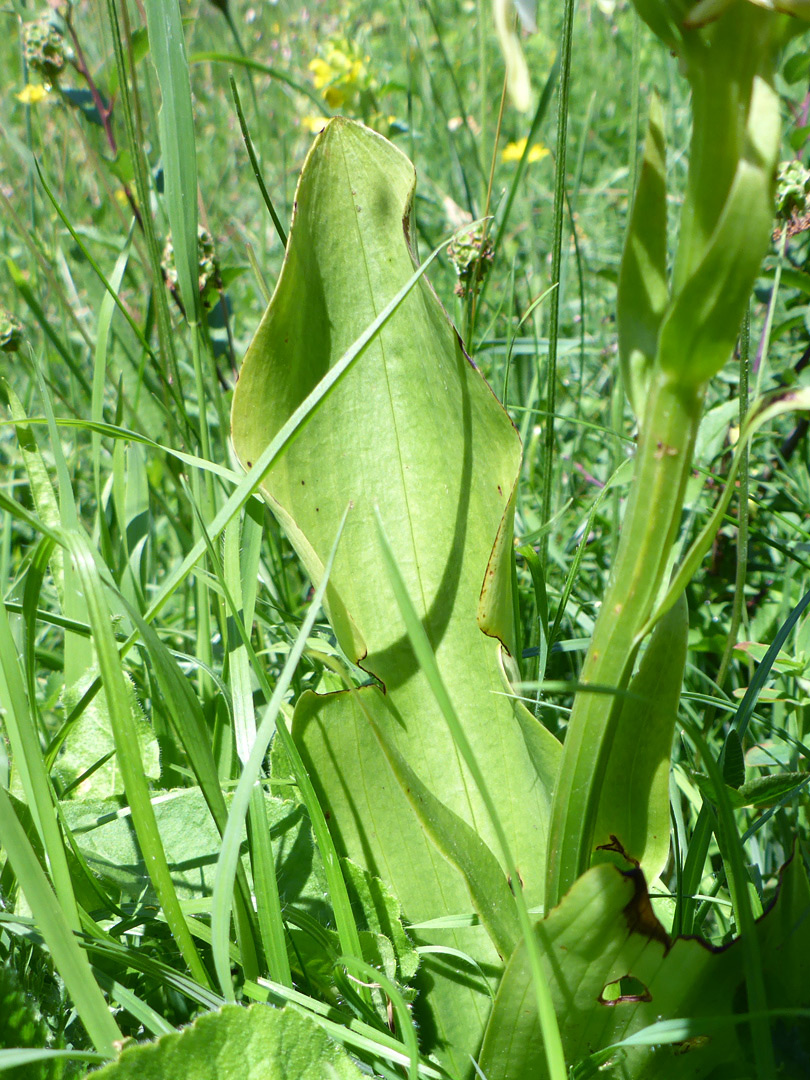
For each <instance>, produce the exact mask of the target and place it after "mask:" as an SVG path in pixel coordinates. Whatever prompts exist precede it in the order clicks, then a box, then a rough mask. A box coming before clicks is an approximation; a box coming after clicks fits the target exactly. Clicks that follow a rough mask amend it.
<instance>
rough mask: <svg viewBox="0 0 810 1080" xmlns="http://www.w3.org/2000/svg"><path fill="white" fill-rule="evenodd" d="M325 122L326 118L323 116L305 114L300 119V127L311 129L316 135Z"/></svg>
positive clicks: (324, 125) (321, 129)
mask: <svg viewBox="0 0 810 1080" xmlns="http://www.w3.org/2000/svg"><path fill="white" fill-rule="evenodd" d="M327 123H328V120H327V118H326V117H325V116H305V117H303V118H302V120H301V127H302V128H305V130H307V131H311V132H312V134H313V135H317V134H318V132H319V131H323V129H324V128H325V127H326V125H327Z"/></svg>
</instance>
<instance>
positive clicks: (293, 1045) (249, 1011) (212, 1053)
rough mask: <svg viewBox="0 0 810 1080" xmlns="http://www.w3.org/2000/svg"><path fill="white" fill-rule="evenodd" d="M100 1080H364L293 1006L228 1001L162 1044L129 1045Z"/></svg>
mask: <svg viewBox="0 0 810 1080" xmlns="http://www.w3.org/2000/svg"><path fill="white" fill-rule="evenodd" d="M93 1075H94V1076H96V1077H97V1078H98V1080H166V1078H167V1077H169V1076H170V1077H172V1080H199V1078H200V1077H206V1076H216V1078H217V1080H268V1078H269V1077H272V1080H325V1078H326V1077H329V1080H361V1077H362V1073H361V1072H360V1070H359V1069H358V1068H357V1066H356V1065H355V1064H353V1062H352V1061H351V1059H350V1058H349V1056H348V1054H347V1053H346V1052H345V1050H343V1049H342V1048H341V1047H339V1046H337V1045H336V1044H335V1043H333V1042H332V1040H331V1039H330V1038H329V1036H328V1035H326V1034H325V1033H324V1032H323V1031H322V1030H321V1028H320V1027H318V1025H317V1024H316V1023H315V1021H314V1020H310V1019H309V1017H307V1016H305V1015H304V1014H303V1013H301V1012H299V1011H297V1010H296V1009H295V1008H294V1007H292V1006H287V1007H286V1008H284V1009H274V1008H272V1007H271V1006H269V1005H251V1006H249V1007H248V1008H242V1007H241V1006H239V1005H225V1006H224V1007H223V1008H222V1009H220V1011H219V1012H213V1013H205V1014H204V1015H203V1016H200V1017H198V1018H197V1020H195V1022H194V1023H193V1024H192V1025H191V1027H188V1028H186V1029H185V1030H183V1031H180V1032H172V1034H170V1035H164V1036H163V1037H162V1038H160V1039H158V1040H157V1041H156V1042H152V1043H144V1044H142V1045H140V1046H139V1045H137V1044H135V1045H130V1046H125V1047H124V1049H123V1050H122V1051H121V1056H120V1057H119V1059H118V1060H117V1061H114V1062H112V1064H110V1065H106V1066H105V1067H104V1068H103V1069H99V1071H98V1072H96V1073H94V1074H93Z"/></svg>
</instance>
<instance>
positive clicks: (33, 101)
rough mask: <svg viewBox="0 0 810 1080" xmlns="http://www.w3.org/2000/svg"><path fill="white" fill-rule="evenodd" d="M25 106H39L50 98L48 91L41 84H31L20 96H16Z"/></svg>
mask: <svg viewBox="0 0 810 1080" xmlns="http://www.w3.org/2000/svg"><path fill="white" fill-rule="evenodd" d="M14 96H15V97H16V99H17V101H21V102H22V103H23V105H38V104H39V103H40V101H44V100H45V98H46V97H47V96H48V91H47V90H46V89H45V87H44V86H43V85H42V84H41V83H29V84H28V85H27V86H26V87H25V88H24V89H22V90H21V91H20V92H19V94H15V95H14Z"/></svg>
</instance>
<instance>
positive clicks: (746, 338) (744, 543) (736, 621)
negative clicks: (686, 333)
mask: <svg viewBox="0 0 810 1080" xmlns="http://www.w3.org/2000/svg"><path fill="white" fill-rule="evenodd" d="M750 344H751V315H750V311H746V313H745V319H744V320H743V328H742V334H741V335H740V432H741V433H742V428H743V424H744V422H745V417H746V414H747V412H748V374H749V370H750V356H749V350H750ZM739 476H740V482H739V484H740V486H739V495H738V502H737V520H738V522H739V524H738V526H737V572H736V575H735V580H734V600H733V602H732V605H731V620H730V623H729V628H728V637H727V638H726V644H725V648H724V649H723V655H722V657H721V659H720V667H719V668H718V669H717V679H716V682H717V687H718V689H720V690H722V689H723V684H724V683H725V681H726V675H727V674H728V669H729V667H730V665H731V658H732V656H733V654H734V646H735V645H736V644H737V632H738V631H739V629H740V623H741V622H742V611H743V604H744V602H745V578H746V575H747V573H748V449H747V448H746V449H745V450H744V451H743V456H742V458H741V460H740V472H739ZM705 730H706V727H705V726H704V731H705Z"/></svg>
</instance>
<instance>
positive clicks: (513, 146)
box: [501, 139, 528, 161]
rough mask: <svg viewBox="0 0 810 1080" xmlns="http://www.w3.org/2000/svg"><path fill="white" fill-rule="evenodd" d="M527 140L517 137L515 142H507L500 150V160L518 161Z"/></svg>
mask: <svg viewBox="0 0 810 1080" xmlns="http://www.w3.org/2000/svg"><path fill="white" fill-rule="evenodd" d="M527 142H528V140H527V139H518V141H517V142H510V143H507V144H506V146H505V147H504V148H503V150H501V161H520V159H521V158H522V157H523V151H524V150H525V149H526V143H527Z"/></svg>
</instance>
